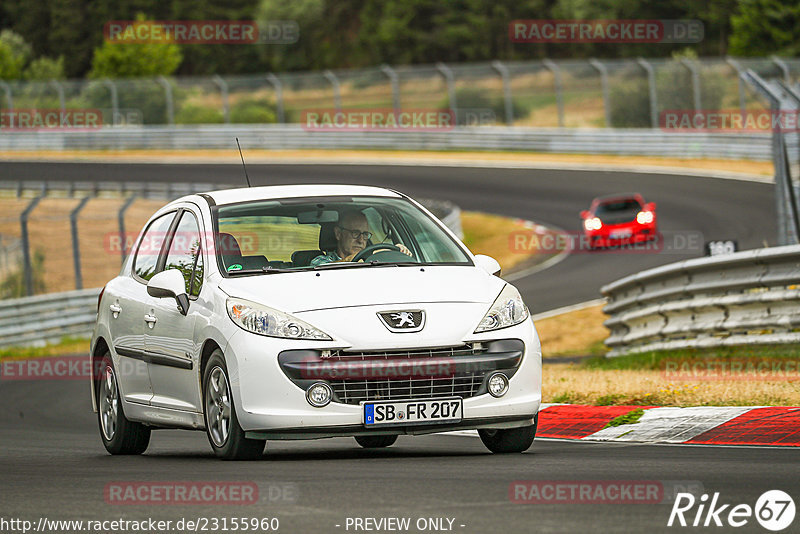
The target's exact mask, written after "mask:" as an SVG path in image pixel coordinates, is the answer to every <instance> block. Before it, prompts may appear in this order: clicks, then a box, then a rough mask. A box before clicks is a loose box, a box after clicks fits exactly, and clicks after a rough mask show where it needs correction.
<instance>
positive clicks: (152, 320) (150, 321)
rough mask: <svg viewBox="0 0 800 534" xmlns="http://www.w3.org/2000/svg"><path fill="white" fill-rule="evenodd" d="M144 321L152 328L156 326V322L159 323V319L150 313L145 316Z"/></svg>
mask: <svg viewBox="0 0 800 534" xmlns="http://www.w3.org/2000/svg"><path fill="white" fill-rule="evenodd" d="M144 321H145V322H146V323H148V324H150V326H153V325H154V324H156V321H158V318H157V317H156V316H155V315H151V314H149V313H146V314H145V315H144Z"/></svg>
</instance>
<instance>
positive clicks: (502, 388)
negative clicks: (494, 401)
mask: <svg viewBox="0 0 800 534" xmlns="http://www.w3.org/2000/svg"><path fill="white" fill-rule="evenodd" d="M506 391H508V377H507V376H506V375H504V374H503V373H495V374H493V375H492V376H490V377H489V394H490V395H491V396H492V397H502V396H503V395H505V394H506Z"/></svg>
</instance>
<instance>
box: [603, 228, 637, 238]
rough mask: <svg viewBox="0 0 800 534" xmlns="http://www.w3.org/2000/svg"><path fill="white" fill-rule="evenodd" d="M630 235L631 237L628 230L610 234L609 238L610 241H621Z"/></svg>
mask: <svg viewBox="0 0 800 534" xmlns="http://www.w3.org/2000/svg"><path fill="white" fill-rule="evenodd" d="M631 235H632V232H631V231H630V230H621V231H619V232H611V234H610V235H609V237H610V238H611V239H623V238H625V237H630V236H631Z"/></svg>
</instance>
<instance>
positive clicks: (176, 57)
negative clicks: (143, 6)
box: [89, 15, 183, 79]
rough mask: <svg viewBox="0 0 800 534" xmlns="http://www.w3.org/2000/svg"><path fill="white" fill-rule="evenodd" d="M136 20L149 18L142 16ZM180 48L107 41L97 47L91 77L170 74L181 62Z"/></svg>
mask: <svg viewBox="0 0 800 534" xmlns="http://www.w3.org/2000/svg"><path fill="white" fill-rule="evenodd" d="M137 20H147V19H146V18H145V17H144V16H143V15H139V16H138V17H137ZM182 59H183V55H182V54H181V50H180V47H179V46H178V45H176V44H173V43H146V44H128V43H112V42H108V41H106V42H104V43H103V44H102V46H100V47H98V48H95V50H94V56H93V57H92V70H91V71H90V72H89V77H90V78H94V79H97V78H135V77H148V76H168V75H170V74H172V73H173V72H175V70H176V69H177V68H178V66H179V65H180V64H181V60H182Z"/></svg>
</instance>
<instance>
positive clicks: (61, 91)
mask: <svg viewBox="0 0 800 534" xmlns="http://www.w3.org/2000/svg"><path fill="white" fill-rule="evenodd" d="M50 85H52V86H53V87H55V88H56V92H57V93H58V105H59V107H60V109H61V113H62V114H64V113H66V111H67V102H66V99H65V98H64V86H63V85H61V83H59V82H58V80H50Z"/></svg>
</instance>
